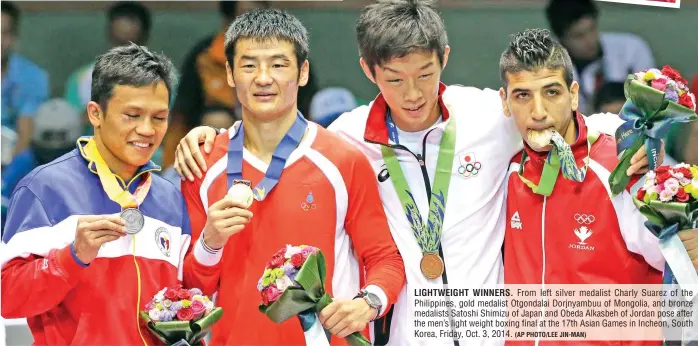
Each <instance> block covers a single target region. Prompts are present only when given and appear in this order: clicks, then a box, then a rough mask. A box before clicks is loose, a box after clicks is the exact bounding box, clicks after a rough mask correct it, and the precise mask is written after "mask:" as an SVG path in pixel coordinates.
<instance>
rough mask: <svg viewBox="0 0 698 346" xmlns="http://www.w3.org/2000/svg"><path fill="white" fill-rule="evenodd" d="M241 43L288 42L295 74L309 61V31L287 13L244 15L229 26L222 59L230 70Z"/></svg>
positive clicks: (260, 11)
mask: <svg viewBox="0 0 698 346" xmlns="http://www.w3.org/2000/svg"><path fill="white" fill-rule="evenodd" d="M241 39H253V40H260V41H267V40H273V39H276V40H282V41H288V42H290V43H292V44H293V46H294V47H295V53H296V60H297V61H298V70H299V71H300V68H301V66H302V65H303V63H304V62H305V60H307V59H308V54H309V50H310V48H309V45H308V30H306V29H305V27H304V26H303V23H301V21H300V20H298V18H296V17H294V16H293V15H291V14H290V13H288V12H285V11H281V10H278V9H272V8H259V9H255V10H252V11H249V12H246V13H244V14H242V15H240V16H239V17H237V18H235V21H234V22H233V23H232V24H230V27H229V28H228V31H227V32H226V33H225V56H226V58H227V59H228V64H230V67H231V68H233V58H234V57H235V45H236V44H237V43H238V41H239V40H241Z"/></svg>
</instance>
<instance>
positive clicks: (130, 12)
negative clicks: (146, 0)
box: [107, 1, 152, 37]
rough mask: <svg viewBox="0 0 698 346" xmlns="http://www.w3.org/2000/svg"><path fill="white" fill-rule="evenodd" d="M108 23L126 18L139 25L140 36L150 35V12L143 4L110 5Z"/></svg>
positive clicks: (119, 3)
mask: <svg viewBox="0 0 698 346" xmlns="http://www.w3.org/2000/svg"><path fill="white" fill-rule="evenodd" d="M107 17H108V18H109V22H112V21H114V20H115V19H117V18H124V17H125V18H128V19H131V20H135V21H137V22H139V23H140V24H141V35H142V36H143V37H148V36H149V35H150V26H151V23H152V19H151V16H150V10H148V8H147V7H145V6H143V4H141V3H139V2H136V1H122V2H117V3H116V4H114V5H112V6H111V7H110V8H109V11H108V12H107Z"/></svg>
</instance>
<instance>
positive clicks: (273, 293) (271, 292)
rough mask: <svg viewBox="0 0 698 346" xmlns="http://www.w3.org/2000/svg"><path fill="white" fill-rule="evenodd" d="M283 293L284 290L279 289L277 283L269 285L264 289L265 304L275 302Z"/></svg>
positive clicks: (263, 299)
mask: <svg viewBox="0 0 698 346" xmlns="http://www.w3.org/2000/svg"><path fill="white" fill-rule="evenodd" d="M281 293H283V292H281V291H279V289H278V288H276V286H275V285H273V284H272V285H269V287H267V288H265V289H264V291H262V301H263V302H264V305H269V304H271V303H273V302H275V301H276V300H277V299H279V297H280V296H281Z"/></svg>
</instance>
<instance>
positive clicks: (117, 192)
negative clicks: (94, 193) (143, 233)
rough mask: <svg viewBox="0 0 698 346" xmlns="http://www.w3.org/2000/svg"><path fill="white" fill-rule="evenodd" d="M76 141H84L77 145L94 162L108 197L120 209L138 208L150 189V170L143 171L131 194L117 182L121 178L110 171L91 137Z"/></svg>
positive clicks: (84, 155)
mask: <svg viewBox="0 0 698 346" xmlns="http://www.w3.org/2000/svg"><path fill="white" fill-rule="evenodd" d="M78 143H79V144H82V143H85V144H84V145H79V146H78V147H79V148H80V153H81V154H82V156H83V157H84V158H86V159H87V160H88V161H90V162H94V164H95V167H96V170H97V175H98V176H99V180H100V181H101V182H102V188H103V189H104V192H106V194H107V196H108V197H109V199H111V200H112V201H114V202H116V203H118V204H119V205H120V206H121V209H127V208H138V206H139V205H140V204H141V203H143V200H144V199H145V197H146V196H147V195H148V191H150V186H151V184H152V177H151V176H150V172H145V173H143V174H144V177H143V179H142V180H141V182H140V184H138V187H137V188H136V191H135V193H134V194H131V192H129V191H128V188H126V189H124V188H122V187H121V184H120V183H119V182H120V181H121V178H120V177H118V176H117V175H116V174H114V173H112V171H111V170H110V169H109V166H107V163H106V162H104V159H103V158H102V155H100V154H99V150H97V145H96V144H95V142H94V139H93V138H89V139H86V138H80V139H78ZM134 178H135V177H134ZM131 181H133V179H132V180H131ZM129 183H130V182H129ZM124 185H126V184H124Z"/></svg>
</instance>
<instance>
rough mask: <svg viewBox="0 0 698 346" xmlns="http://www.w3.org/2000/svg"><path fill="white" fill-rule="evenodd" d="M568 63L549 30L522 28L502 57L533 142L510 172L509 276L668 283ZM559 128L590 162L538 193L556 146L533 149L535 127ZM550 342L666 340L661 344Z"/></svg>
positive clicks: (514, 107)
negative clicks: (614, 189)
mask: <svg viewBox="0 0 698 346" xmlns="http://www.w3.org/2000/svg"><path fill="white" fill-rule="evenodd" d="M569 66H571V62H570V61H569V55H567V52H566V51H565V50H564V48H562V47H561V46H560V45H559V44H558V43H556V42H554V41H553V40H552V38H551V37H550V36H549V33H547V31H546V30H527V31H525V32H524V33H520V34H517V35H516V36H515V37H514V39H513V40H512V42H511V43H510V47H509V48H508V49H507V51H505V53H504V54H503V55H502V60H501V62H500V69H501V71H502V76H503V79H504V82H505V83H504V84H505V86H504V87H503V88H502V89H501V90H500V95H501V97H502V102H503V104H504V106H505V113H506V114H507V115H508V116H511V117H514V120H515V122H516V124H517V127H518V128H519V131H520V132H521V134H522V136H523V138H524V139H525V140H524V151H523V152H521V153H520V154H519V155H517V156H516V157H515V158H514V159H513V160H512V163H511V167H510V175H509V178H508V192H507V220H508V222H507V225H506V232H505V237H504V282H505V283H506V284H533V285H542V286H544V285H551V284H660V283H661V280H662V272H661V271H662V270H663V268H664V258H663V256H662V254H661V252H660V250H659V242H658V240H657V238H656V237H655V236H654V235H653V234H652V233H651V232H650V231H649V230H647V229H646V228H645V226H644V224H643V223H644V221H645V220H646V219H645V218H644V216H643V215H642V214H641V213H640V212H639V211H638V210H637V209H636V208H635V206H634V204H633V202H632V197H631V195H630V194H629V192H628V191H624V192H623V193H621V194H619V195H617V196H615V197H613V196H612V194H611V191H610V188H609V185H608V178H609V175H610V172H611V171H613V169H614V168H615V167H616V165H617V164H618V158H617V155H616V143H615V139H614V138H613V137H611V136H608V135H604V134H601V135H598V134H597V135H594V134H592V135H591V136H590V135H589V133H588V131H587V126H586V124H585V118H584V116H582V115H581V114H580V113H579V112H577V111H576V109H577V104H578V91H579V85H578V84H577V83H576V82H574V81H572V80H571V74H570V73H569V71H568V69H569ZM551 128H553V129H554V130H555V131H556V132H557V133H559V134H560V135H561V136H562V137H563V138H564V139H565V143H567V144H569V146H570V147H571V150H572V154H573V155H574V159H575V161H576V164H577V167H578V168H581V167H583V166H584V160H585V159H586V158H587V157H588V161H589V165H588V169H587V171H586V176H585V178H584V179H583V181H581V182H578V181H574V180H570V179H565V178H564V177H563V174H562V173H560V174H559V175H558V177H557V180H556V181H555V185H554V187H553V190H552V192H551V193H550V194H549V196H545V195H542V194H537V193H535V192H534V191H533V189H532V188H531V187H530V186H529V184H527V183H526V180H527V181H529V182H530V183H533V184H535V185H539V184H540V180H541V175H542V173H543V167H544V165H545V162H546V157H547V156H548V152H549V147H550V146H548V148H546V147H544V148H542V150H541V149H539V150H538V151H536V150H533V149H532V147H535V145H533V146H532V145H530V144H529V142H528V141H529V140H530V139H528V140H527V138H530V137H529V132H530V131H536V130H538V131H540V130H545V129H551ZM590 141H591V142H593V143H591V145H590ZM524 157H525V158H526V159H525V161H524V160H522V158H524ZM522 161H523V162H522ZM521 165H523V167H521ZM636 180H637V179H633V181H636ZM630 186H632V185H631V184H630ZM536 341H539V340H535V341H533V340H531V341H524V342H516V343H517V344H519V343H521V344H531V345H533V344H534V343H536ZM541 341H542V340H541ZM510 342H513V341H510ZM546 343H548V344H561V343H562V344H565V345H568V344H589V343H591V344H595V345H597V344H613V345H620V344H622V345H634V344H643V345H661V341H641V342H632V341H628V342H626V341H584V342H560V341H552V340H549V341H547V342H546ZM536 344H537V343H536Z"/></svg>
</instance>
